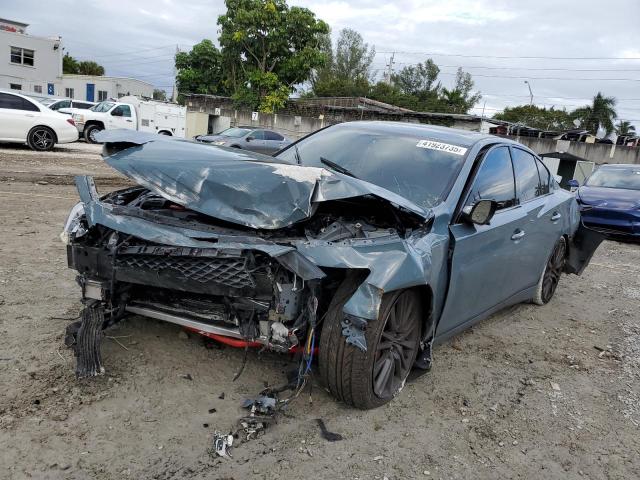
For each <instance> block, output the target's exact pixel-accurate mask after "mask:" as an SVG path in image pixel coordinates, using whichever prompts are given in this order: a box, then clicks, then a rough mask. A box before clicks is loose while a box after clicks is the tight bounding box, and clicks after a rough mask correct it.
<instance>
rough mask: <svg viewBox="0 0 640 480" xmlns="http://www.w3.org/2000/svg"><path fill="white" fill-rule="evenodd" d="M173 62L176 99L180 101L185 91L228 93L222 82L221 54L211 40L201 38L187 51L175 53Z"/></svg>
mask: <svg viewBox="0 0 640 480" xmlns="http://www.w3.org/2000/svg"><path fill="white" fill-rule="evenodd" d="M175 62H176V70H177V74H176V85H177V87H178V101H180V102H182V101H183V99H184V95H185V94H186V93H205V94H217V95H224V94H227V93H229V92H228V91H227V89H226V84H225V82H224V75H223V69H222V54H221V53H220V50H218V48H216V46H215V45H214V44H213V42H212V41H211V40H207V39H205V40H202V41H201V42H200V43H197V44H196V45H194V46H193V48H192V49H191V51H189V52H178V53H176V58H175Z"/></svg>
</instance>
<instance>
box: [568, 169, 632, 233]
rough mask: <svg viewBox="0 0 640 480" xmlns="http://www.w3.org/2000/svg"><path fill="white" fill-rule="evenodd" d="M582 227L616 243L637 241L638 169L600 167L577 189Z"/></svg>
mask: <svg viewBox="0 0 640 480" xmlns="http://www.w3.org/2000/svg"><path fill="white" fill-rule="evenodd" d="M576 199H577V200H578V204H579V205H580V210H581V213H582V221H583V222H584V224H585V226H587V227H589V228H592V229H594V230H597V231H599V232H602V233H604V234H606V235H607V236H608V237H610V238H612V239H616V240H636V241H637V240H640V165H603V166H601V167H600V168H598V170H596V171H595V172H594V173H593V174H592V175H591V176H590V177H589V178H588V179H587V181H586V182H585V184H584V185H583V186H582V187H580V188H579V189H578V192H577V194H576Z"/></svg>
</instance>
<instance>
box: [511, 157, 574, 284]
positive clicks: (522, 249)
mask: <svg viewBox="0 0 640 480" xmlns="http://www.w3.org/2000/svg"><path fill="white" fill-rule="evenodd" d="M511 156H512V158H513V169H514V173H515V176H516V195H517V198H518V204H519V206H520V208H521V209H522V210H523V213H524V215H523V217H522V221H521V223H520V224H519V225H518V228H519V230H520V231H521V232H522V239H521V241H520V242H519V246H518V252H517V259H516V260H517V262H518V265H519V266H520V274H519V275H518V276H517V277H515V278H514V280H513V282H512V284H511V285H510V288H511V293H513V292H514V291H519V290H522V289H525V288H529V287H532V286H534V285H536V284H537V283H538V280H539V279H540V275H542V271H543V270H544V267H545V265H546V263H547V259H548V258H549V255H551V252H552V250H553V247H554V246H555V244H556V242H557V241H558V239H559V238H560V236H561V235H562V230H563V225H564V223H563V222H562V216H563V209H562V207H561V206H560V205H558V202H557V200H556V198H555V197H554V195H553V192H552V191H551V190H550V184H551V179H550V174H549V170H547V168H546V167H545V165H544V164H543V163H542V162H541V161H540V160H539V159H538V158H537V157H535V156H534V155H533V154H532V153H530V152H529V151H527V150H524V149H522V148H519V147H511Z"/></svg>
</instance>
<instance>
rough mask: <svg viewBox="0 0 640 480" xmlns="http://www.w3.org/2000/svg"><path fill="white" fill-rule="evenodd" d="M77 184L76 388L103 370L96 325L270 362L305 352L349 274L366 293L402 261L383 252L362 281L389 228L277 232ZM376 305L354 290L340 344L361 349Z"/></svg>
mask: <svg viewBox="0 0 640 480" xmlns="http://www.w3.org/2000/svg"><path fill="white" fill-rule="evenodd" d="M76 184H77V188H78V192H79V194H80V198H81V202H80V203H79V204H78V205H76V206H75V207H74V208H73V209H72V211H71V213H70V216H69V219H68V220H67V222H66V225H65V229H64V232H63V233H62V235H61V237H62V240H63V241H64V242H65V243H66V244H67V259H68V265H69V267H70V268H72V269H74V270H76V271H77V272H78V276H77V281H78V284H79V285H80V287H81V289H82V299H83V302H84V303H85V306H86V308H85V313H84V314H83V319H82V321H81V322H78V323H77V324H76V325H75V326H74V327H72V329H71V330H72V331H71V332H70V335H69V336H68V337H69V338H70V340H69V343H74V341H75V348H76V354H77V356H78V364H77V365H78V367H77V375H78V376H79V377H85V376H92V375H96V374H99V373H101V372H102V371H103V368H102V364H101V360H100V354H99V336H100V333H99V332H98V330H99V328H97V325H98V324H101V327H102V328H106V327H108V326H109V325H112V324H114V323H115V322H117V321H119V320H120V319H122V318H123V317H125V316H126V315H128V314H135V315H141V316H144V317H149V318H154V319H158V320H162V321H165V322H170V323H174V324H178V325H181V326H183V327H185V328H186V329H189V330H192V331H194V332H197V333H200V334H203V335H205V336H208V337H210V338H213V339H216V340H218V341H221V342H224V343H227V344H230V345H233V346H241V347H251V346H257V347H264V348H267V349H269V350H274V351H279V352H288V351H297V350H299V349H300V347H301V346H304V347H305V348H304V349H302V350H303V351H306V352H307V353H309V345H308V341H309V339H310V338H311V337H310V334H311V332H313V331H314V330H315V328H316V323H317V318H318V312H323V311H324V310H326V307H327V305H328V303H329V302H330V301H331V298H332V296H333V292H335V290H336V288H337V287H338V285H339V284H340V282H341V281H342V279H343V278H344V275H345V272H346V271H347V270H348V269H353V268H355V269H361V270H362V272H363V277H362V278H363V280H364V279H365V278H366V277H367V275H369V276H370V277H371V281H372V282H373V283H375V282H376V278H378V277H381V278H382V276H383V274H384V273H385V272H386V273H387V275H389V272H390V270H389V268H388V267H390V266H391V265H394V264H395V265H396V267H397V265H402V263H403V262H405V261H406V260H407V258H406V254H402V255H400V256H398V255H397V252H396V255H394V254H393V252H390V253H389V255H388V256H387V258H386V259H382V260H381V261H379V263H380V265H381V269H380V271H378V272H371V271H369V270H367V267H368V266H369V265H370V264H375V263H376V262H375V261H373V259H374V258H375V256H378V257H379V253H376V252H374V253H371V252H370V250H371V249H372V245H373V243H374V241H375V240H377V239H381V238H382V239H386V242H387V243H389V239H390V238H391V239H393V240H394V242H395V243H398V242H402V241H403V240H402V239H401V238H400V237H399V235H398V232H397V231H396V230H393V229H391V228H389V227H388V226H387V225H382V226H380V225H376V226H374V225H371V224H369V223H367V222H366V221H365V220H363V219H359V220H354V219H352V218H345V217H344V216H340V215H337V214H336V213H335V212H334V211H330V210H331V209H326V210H327V211H323V210H322V209H320V210H318V211H316V212H314V213H315V214H314V216H313V218H310V219H308V220H307V221H305V222H301V223H297V224H293V225H289V226H286V227H283V228H279V229H276V230H265V229H254V228H249V227H242V226H238V225H234V224H231V223H229V222H225V221H221V220H219V219H215V218H211V217H209V216H206V215H203V214H202V213H199V212H197V211H194V210H191V209H189V208H186V207H185V206H183V205H180V204H177V203H175V202H173V201H171V200H168V199H166V198H164V197H163V196H161V195H159V194H157V193H154V192H152V191H150V190H148V189H147V188H144V187H133V188H128V189H124V190H120V191H116V192H112V193H110V194H107V195H105V196H104V197H102V198H100V197H99V196H98V193H97V191H96V188H95V185H94V183H93V180H92V178H91V177H78V178H77V179H76ZM368 208H369V207H368ZM356 210H357V208H356ZM365 210H366V209H365ZM363 215H364V214H363ZM376 216H377V217H378V218H380V217H382V218H384V217H385V216H384V215H381V214H378V215H376ZM387 216H388V217H389V218H390V219H393V218H394V216H393V215H391V214H389V213H387ZM385 221H386V220H385ZM389 221H391V220H389ZM383 223H384V222H383ZM357 241H359V242H360V243H359V248H360V249H361V251H360V252H358V245H356V244H354V245H350V246H349V247H347V246H346V245H348V243H349V242H357ZM395 243H393V242H392V243H391V245H392V247H391V249H392V250H393V249H396V250H397V247H396V246H395ZM373 250H374V251H375V250H376V249H375V248H374V249H373ZM368 251H369V252H368ZM303 253H304V254H303ZM349 257H351V258H352V261H351V262H349V261H348V260H347V259H348V258H349ZM318 265H322V267H323V268H320V267H319V266H318ZM381 296H382V290H381V289H378V288H377V287H375V286H374V285H371V284H370V283H368V282H366V281H364V282H363V285H362V287H361V289H360V290H359V291H358V292H356V294H355V295H354V301H353V304H354V305H355V306H354V307H353V309H352V311H353V313H354V314H355V315H354V314H349V313H345V323H344V327H345V336H346V337H347V341H349V342H350V343H353V344H354V345H357V346H358V347H359V348H361V349H363V350H364V349H366V344H365V343H364V337H363V336H362V328H364V324H366V321H367V318H363V317H367V316H369V317H370V318H375V315H376V314H377V312H376V311H375V309H376V308H377V306H378V305H379V302H380V298H381ZM358 314H360V316H359V315H358ZM100 319H102V320H100ZM89 320H91V323H90V324H89V323H88V322H89ZM85 324H87V325H85ZM91 334H93V337H91Z"/></svg>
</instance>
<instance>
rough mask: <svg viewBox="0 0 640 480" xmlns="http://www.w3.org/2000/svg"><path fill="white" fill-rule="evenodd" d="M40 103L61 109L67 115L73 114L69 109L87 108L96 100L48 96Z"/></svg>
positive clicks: (54, 108) (55, 109) (53, 108)
mask: <svg viewBox="0 0 640 480" xmlns="http://www.w3.org/2000/svg"><path fill="white" fill-rule="evenodd" d="M40 103H42V104H43V105H44V106H46V107H49V108H50V109H51V110H53V111H59V112H60V113H64V114H66V115H71V113H72V112H71V111H69V110H68V109H71V108H73V109H78V110H87V109H89V108H91V107H93V106H94V105H96V102H89V101H88V100H74V99H72V98H46V99H44V100H41V101H40Z"/></svg>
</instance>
